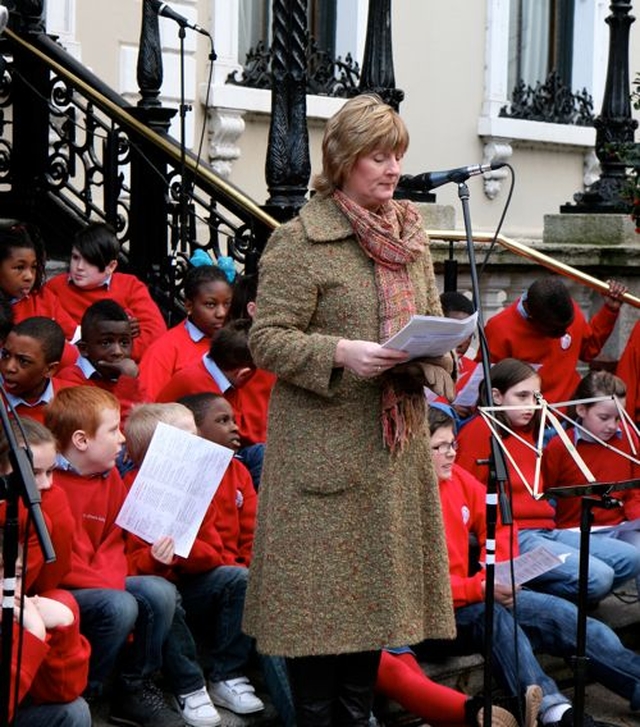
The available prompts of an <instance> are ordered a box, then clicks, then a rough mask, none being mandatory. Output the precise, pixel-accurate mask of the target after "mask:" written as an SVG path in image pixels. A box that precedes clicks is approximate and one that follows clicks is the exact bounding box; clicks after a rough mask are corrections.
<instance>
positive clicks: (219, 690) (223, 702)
mask: <svg viewBox="0 0 640 727" xmlns="http://www.w3.org/2000/svg"><path fill="white" fill-rule="evenodd" d="M255 692H256V690H255V689H254V687H253V685H252V684H251V683H250V682H249V680H248V679H247V677H237V678H236V679H227V680H225V681H222V682H209V694H210V695H211V699H212V700H213V703H214V704H217V705H218V707H225V708H226V709H229V710H231V711H232V712H235V713H236V714H251V713H252V712H260V711H261V710H263V709H264V704H263V703H262V700H261V699H259V698H258V697H256V693H255Z"/></svg>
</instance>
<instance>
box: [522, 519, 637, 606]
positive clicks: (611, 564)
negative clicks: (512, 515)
mask: <svg viewBox="0 0 640 727" xmlns="http://www.w3.org/2000/svg"><path fill="white" fill-rule="evenodd" d="M518 543H519V545H520V551H521V552H523V553H524V552H527V551H530V550H533V549H534V548H536V547H537V546H538V545H544V547H545V548H547V550H549V551H551V552H552V553H554V554H555V555H557V556H562V557H564V556H568V557H566V558H564V562H563V563H562V564H561V565H559V566H557V567H556V568H553V569H552V570H550V571H547V572H546V573H544V574H543V575H541V576H538V578H534V579H533V580H532V581H530V583H529V585H530V586H531V587H532V588H535V589H536V590H540V591H545V592H547V593H553V594H555V595H556V596H562V597H563V598H568V599H569V600H572V601H575V600H576V599H577V596H578V585H579V563H580V533H579V532H576V531H572V530H564V529H556V530H540V529H536V528H527V529H522V530H520V532H519V533H518ZM638 573H640V550H638V549H636V548H635V547H634V546H633V545H630V544H629V543H625V542H623V541H622V540H615V539H614V538H610V537H605V536H604V535H603V534H599V533H592V534H591V536H590V538H589V580H588V586H587V594H588V595H587V597H588V600H589V601H590V602H596V601H600V600H601V599H603V598H604V597H605V596H606V595H608V594H609V593H610V592H611V590H612V589H613V588H617V587H618V586H620V585H622V584H623V583H625V582H626V581H628V580H629V579H630V578H634V577H635V576H636V575H638Z"/></svg>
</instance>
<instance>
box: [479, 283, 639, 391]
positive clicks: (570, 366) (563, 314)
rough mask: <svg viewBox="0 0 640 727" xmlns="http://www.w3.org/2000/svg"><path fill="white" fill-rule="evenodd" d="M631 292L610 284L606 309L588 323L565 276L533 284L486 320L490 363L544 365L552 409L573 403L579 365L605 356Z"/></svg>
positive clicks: (542, 374) (540, 370)
mask: <svg viewBox="0 0 640 727" xmlns="http://www.w3.org/2000/svg"><path fill="white" fill-rule="evenodd" d="M626 291H627V287H626V286H625V285H623V284H622V283H619V282H617V281H615V280H610V281H609V291H608V292H607V293H606V295H605V296H604V301H605V302H604V305H603V306H602V308H601V309H600V310H599V311H598V312H597V313H596V314H595V315H594V316H593V317H592V318H591V320H590V321H588V322H587V320H586V318H585V317H584V315H583V313H582V311H581V310H580V308H579V306H578V304H577V303H576V302H575V301H574V300H573V299H572V298H571V295H570V294H569V290H568V288H567V286H566V285H565V284H564V282H563V281H562V279H561V278H560V277H558V276H546V277H543V278H538V279H537V280H534V281H533V283H532V284H531V285H530V286H529V288H528V289H527V290H526V291H525V292H524V293H523V294H522V295H521V296H520V297H519V298H518V300H516V301H515V302H514V303H512V304H511V305H510V306H508V307H507V308H505V309H504V310H501V311H500V312H499V313H496V315H494V316H493V317H492V318H490V319H489V320H488V321H487V324H486V327H485V335H486V337H487V344H488V346H489V352H490V354H491V361H492V362H493V363H496V362H498V361H502V359H504V358H517V359H521V360H522V361H526V362H527V363H529V364H531V365H533V366H535V367H536V368H537V367H538V366H539V368H537V371H538V374H539V375H540V378H541V380H542V386H541V390H542V391H543V392H544V396H545V399H546V400H547V401H549V402H551V403H552V404H555V403H558V402H561V401H568V400H569V399H570V398H571V395H572V394H573V392H574V390H575V388H576V386H577V385H578V382H579V380H580V375H579V374H578V372H577V370H576V369H577V365H578V361H585V362H589V361H592V360H593V359H594V358H595V357H596V356H597V355H598V353H600V350H601V348H602V347H603V346H604V344H605V343H606V341H607V339H608V338H609V336H610V335H611V332H612V331H613V327H614V326H615V324H616V321H617V320H618V314H619V312H620V306H621V305H622V296H623V295H624V293H625V292H626ZM479 357H480V353H478V359H479Z"/></svg>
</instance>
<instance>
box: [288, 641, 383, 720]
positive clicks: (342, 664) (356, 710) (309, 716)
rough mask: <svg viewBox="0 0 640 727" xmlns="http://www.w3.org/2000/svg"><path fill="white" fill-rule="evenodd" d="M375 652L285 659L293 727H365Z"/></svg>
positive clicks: (377, 656) (377, 659) (376, 660)
mask: <svg viewBox="0 0 640 727" xmlns="http://www.w3.org/2000/svg"><path fill="white" fill-rule="evenodd" d="M379 662H380V652H379V651H362V652H357V653H355V654H335V655H331V656H303V657H298V658H295V659H287V667H288V671H289V680H290V682H291V691H292V693H293V702H294V704H295V709H296V723H297V727H356V726H357V727H367V725H368V724H369V715H370V714H371V707H372V705H373V690H374V685H375V682H376V674H377V673H378V664H379Z"/></svg>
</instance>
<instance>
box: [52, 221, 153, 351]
mask: <svg viewBox="0 0 640 727" xmlns="http://www.w3.org/2000/svg"><path fill="white" fill-rule="evenodd" d="M119 254H120V243H119V242H118V238H117V237H116V235H115V233H114V231H113V229H112V228H111V227H109V225H105V224H104V223H93V224H91V225H89V226H88V227H85V228H84V229H83V230H80V232H78V234H77V235H76V236H75V239H74V241H73V247H72V248H71V261H70V263H69V272H68V273H60V274H59V275H56V276H55V277H54V278H52V279H51V280H49V281H48V282H47V284H46V286H45V289H46V290H47V291H49V292H51V293H53V294H54V295H55V296H56V298H57V299H58V300H59V301H60V305H61V306H62V308H64V310H65V311H66V312H67V313H68V315H69V316H70V317H71V318H72V319H73V320H74V321H75V323H76V325H79V324H80V321H81V320H82V316H83V315H84V312H85V311H86V310H87V308H88V307H89V306H90V305H91V304H92V303H95V302H97V301H99V300H104V299H105V298H110V299H112V300H115V301H116V302H117V303H119V304H120V305H121V306H122V307H123V308H124V309H125V311H126V312H127V317H128V318H129V321H130V323H131V329H132V334H133V341H134V342H133V353H132V356H133V358H134V360H135V361H139V360H140V358H141V357H142V354H143V353H144V351H146V349H147V348H148V347H149V345H150V344H151V343H152V342H153V341H155V340H156V339H157V338H158V337H159V336H161V335H162V334H163V333H165V332H166V330H167V326H166V324H165V322H164V318H163V317H162V314H161V313H160V309H159V308H158V306H157V305H156V304H155V302H154V301H153V299H152V298H151V295H150V294H149V289H148V288H147V286H146V285H145V284H144V283H143V282H142V281H141V280H138V278H136V276H135V275H129V274H127V273H119V272H117V270H116V268H117V267H118V255H119Z"/></svg>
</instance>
